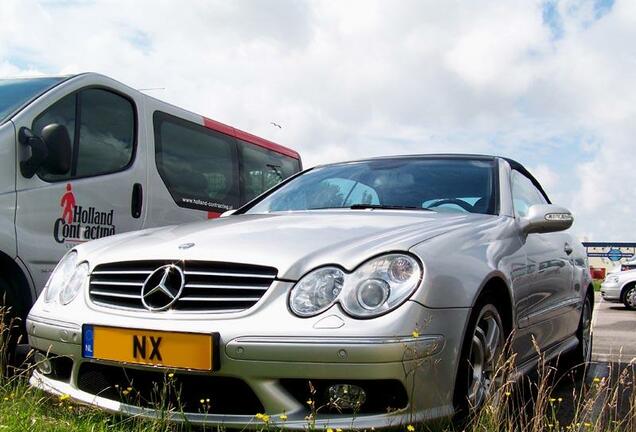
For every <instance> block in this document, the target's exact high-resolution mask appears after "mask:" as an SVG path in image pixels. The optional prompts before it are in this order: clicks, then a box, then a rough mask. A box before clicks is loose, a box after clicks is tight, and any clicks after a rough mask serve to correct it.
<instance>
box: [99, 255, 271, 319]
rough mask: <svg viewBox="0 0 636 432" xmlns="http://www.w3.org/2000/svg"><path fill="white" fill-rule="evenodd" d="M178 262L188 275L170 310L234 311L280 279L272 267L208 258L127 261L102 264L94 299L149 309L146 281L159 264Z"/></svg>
mask: <svg viewBox="0 0 636 432" xmlns="http://www.w3.org/2000/svg"><path fill="white" fill-rule="evenodd" d="M166 264H174V265H176V266H178V267H180V268H181V270H182V271H183V274H184V277H185V283H184V287H183V292H182V294H181V296H180V298H179V299H178V300H177V301H176V302H175V303H174V304H173V305H172V306H171V307H170V308H169V309H168V310H169V311H172V312H174V313H179V312H210V313H231V312H239V311H243V310H246V309H249V308H250V307H252V306H253V305H254V304H256V303H257V302H258V301H259V300H260V299H261V298H262V296H263V295H265V293H266V292H267V290H268V289H269V288H270V286H271V284H272V283H273V282H274V280H275V279H276V275H277V270H276V269H275V268H272V267H264V266H255V265H249V264H236V263H223V262H206V261H176V260H175V261H170V260H165V261H163V260H162V261H160V260H157V261H127V262H115V263H108V264H101V265H98V266H97V267H95V269H94V271H93V272H92V273H91V280H90V286H89V297H90V300H91V301H92V302H93V303H94V304H97V305H99V306H103V307H115V308H118V309H129V310H146V309H145V307H144V306H143V303H142V299H141V292H142V289H143V285H144V282H145V281H146V280H147V279H148V277H149V276H150V275H151V274H152V273H153V272H154V271H155V270H156V269H158V268H159V267H162V266H164V265H166Z"/></svg>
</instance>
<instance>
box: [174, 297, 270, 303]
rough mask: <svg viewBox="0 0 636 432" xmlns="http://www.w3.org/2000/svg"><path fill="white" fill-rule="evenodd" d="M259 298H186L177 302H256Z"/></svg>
mask: <svg viewBox="0 0 636 432" xmlns="http://www.w3.org/2000/svg"><path fill="white" fill-rule="evenodd" d="M260 299H261V298H260V297H194V296H186V297H181V298H180V299H179V301H219V302H228V301H233V302H257V301H259V300H260Z"/></svg>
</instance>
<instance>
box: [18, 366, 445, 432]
mask: <svg viewBox="0 0 636 432" xmlns="http://www.w3.org/2000/svg"><path fill="white" fill-rule="evenodd" d="M29 383H30V384H31V385H32V386H33V387H36V388H38V389H40V390H43V391H45V392H47V393H51V394H53V395H58V396H61V395H68V396H69V397H70V399H72V400H74V401H75V402H79V403H81V404H85V405H90V406H93V407H97V408H101V409H103V410H105V411H108V412H111V413H113V414H123V415H127V416H133V417H137V418H143V419H147V420H162V421H170V422H176V423H189V424H193V425H200V426H203V425H207V426H210V425H217V426H223V427H228V428H241V429H243V428H247V429H262V428H263V427H264V426H265V423H264V421H263V420H262V418H261V419H259V418H257V417H256V416H255V415H227V414H224V415H220V414H205V413H182V412H178V411H161V410H156V409H150V408H144V407H139V406H136V405H128V404H124V403H121V402H117V401H114V400H111V399H107V398H103V397H100V396H96V395H93V394H90V393H87V392H84V391H81V390H79V389H76V388H74V387H73V386H72V385H70V384H69V383H65V382H60V381H57V380H53V379H50V378H47V377H46V376H44V375H42V374H41V373H39V372H38V371H34V372H33V375H32V376H31V379H30V380H29ZM453 413H454V411H453V407H452V406H450V405H449V406H444V407H438V408H433V409H430V410H425V411H419V412H417V413H412V412H411V410H410V409H405V410H401V411H395V412H392V413H387V414H380V415H378V414H375V415H355V416H354V415H322V414H321V415H320V417H319V418H318V419H314V420H312V419H311V418H308V417H301V416H298V415H293V414H290V415H289V416H288V417H287V418H285V419H284V420H283V419H281V418H280V416H271V417H268V420H267V421H268V422H267V426H268V427H275V428H285V429H291V430H307V429H308V428H309V429H311V428H312V426H313V428H316V429H324V428H328V427H329V428H341V429H353V428H355V429H371V428H388V427H397V426H400V425H407V424H411V423H421V422H425V421H428V420H430V419H444V418H451V417H452V415H453Z"/></svg>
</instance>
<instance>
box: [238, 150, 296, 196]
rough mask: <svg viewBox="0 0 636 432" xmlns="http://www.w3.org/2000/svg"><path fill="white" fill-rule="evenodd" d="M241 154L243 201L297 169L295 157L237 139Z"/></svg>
mask: <svg viewBox="0 0 636 432" xmlns="http://www.w3.org/2000/svg"><path fill="white" fill-rule="evenodd" d="M238 143H239V151H240V155H241V163H242V166H241V168H242V170H241V186H242V196H243V202H248V201H251V200H252V199H253V198H255V197H257V196H258V195H260V194H262V193H263V192H265V191H266V190H267V189H269V188H271V187H273V186H276V185H277V184H278V183H280V182H281V181H283V180H285V179H286V178H287V177H289V176H291V175H292V174H294V173H297V172H298V170H299V168H300V167H299V163H298V160H297V159H294V158H291V157H288V156H285V155H282V154H280V153H276V152H274V151H272V150H268V149H265V148H262V147H259V146H257V145H255V144H251V143H248V142H246V141H243V140H240V139H239V140H238Z"/></svg>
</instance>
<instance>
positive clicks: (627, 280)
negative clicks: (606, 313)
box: [601, 261, 636, 310]
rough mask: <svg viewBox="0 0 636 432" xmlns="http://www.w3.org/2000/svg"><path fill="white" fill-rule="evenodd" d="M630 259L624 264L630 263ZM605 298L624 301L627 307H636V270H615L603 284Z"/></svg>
mask: <svg viewBox="0 0 636 432" xmlns="http://www.w3.org/2000/svg"><path fill="white" fill-rule="evenodd" d="M630 262H633V261H628V262H627V263H625V264H624V265H628V266H629V265H630ZM601 296H602V297H603V300H605V301H608V302H614V303H623V304H624V305H625V307H626V308H627V309H630V310H635V309H636V270H631V269H630V270H625V271H618V272H613V273H610V274H608V275H607V277H606V278H605V280H604V281H603V283H602V284H601Z"/></svg>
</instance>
